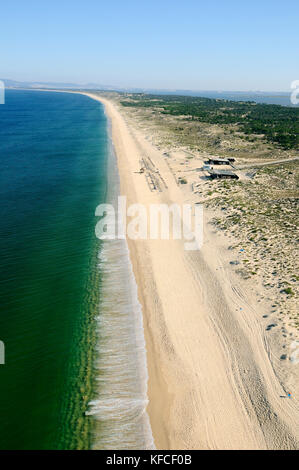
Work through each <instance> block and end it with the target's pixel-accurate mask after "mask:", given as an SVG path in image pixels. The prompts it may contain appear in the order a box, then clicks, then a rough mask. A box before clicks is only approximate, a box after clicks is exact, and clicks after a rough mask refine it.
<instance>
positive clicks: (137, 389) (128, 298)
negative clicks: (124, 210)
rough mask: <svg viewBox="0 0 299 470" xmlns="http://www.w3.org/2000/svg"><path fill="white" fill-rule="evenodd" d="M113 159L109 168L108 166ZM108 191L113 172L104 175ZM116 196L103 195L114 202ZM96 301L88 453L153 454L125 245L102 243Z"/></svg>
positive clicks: (137, 309) (138, 315)
mask: <svg viewBox="0 0 299 470" xmlns="http://www.w3.org/2000/svg"><path fill="white" fill-rule="evenodd" d="M113 163H114V162H113V156H112V161H111V162H110V165H111V164H112V165H113ZM109 181H110V187H113V188H115V187H117V173H116V171H115V163H114V167H113V168H111V167H110V170H109ZM116 196H117V192H116V191H115V192H114V194H112V195H111V194H110V195H109V196H108V198H109V202H110V201H112V202H114V200H115V198H116ZM98 267H99V269H100V272H101V287H100V289H101V299H100V306H99V315H98V318H97V334H98V343H97V359H96V364H95V366H96V371H97V376H96V383H97V389H96V397H95V399H94V400H93V401H91V402H90V403H89V409H88V411H87V412H86V415H90V416H92V417H93V418H94V419H95V434H94V439H93V448H95V449H128V450H131V449H154V448H155V447H154V442H153V437H152V432H151V427H150V423H149V418H148V415H147V412H146V406H147V403H148V398H147V381H148V373H147V365H146V348H145V340H144V330H143V320H142V309H141V305H140V303H139V301H138V295H137V285H136V281H135V277H134V273H133V269H132V265H131V261H130V257H129V250H128V246H127V242H126V240H107V241H105V242H103V245H102V249H101V252H100V254H99V266H98Z"/></svg>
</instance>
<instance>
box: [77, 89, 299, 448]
mask: <svg viewBox="0 0 299 470" xmlns="http://www.w3.org/2000/svg"><path fill="white" fill-rule="evenodd" d="M83 94H85V95H87V96H89V97H90V98H92V99H95V100H98V101H100V102H102V103H103V104H104V105H105V109H106V112H107V115H108V116H109V118H110V119H111V123H112V138H113V143H114V146H115V150H116V154H117V160H118V168H119V174H120V183H121V194H123V195H126V196H127V200H128V204H131V203H136V202H139V203H142V204H144V205H148V204H150V203H161V202H163V203H172V202H177V203H183V202H187V201H188V202H189V201H190V200H192V198H190V194H188V192H187V191H186V190H185V189H181V188H180V187H178V185H177V184H176V182H175V178H174V175H173V173H172V172H171V171H170V169H169V167H168V166H167V164H166V162H165V159H164V158H163V156H162V154H161V152H159V151H158V150H157V149H155V148H154V147H153V146H152V145H151V144H150V143H149V142H148V141H147V140H146V139H145V136H144V135H142V133H141V132H140V130H138V131H137V130H136V129H135V127H134V126H132V123H128V121H127V119H126V118H125V117H124V113H120V112H119V109H117V107H116V106H115V104H114V103H112V102H111V101H108V100H107V99H106V98H102V97H99V96H97V95H93V94H92V93H83ZM144 156H147V157H150V159H151V161H152V162H153V163H154V164H155V166H156V167H157V168H158V169H159V171H160V175H162V177H163V179H164V181H165V183H166V185H167V189H166V187H163V191H162V192H158V191H154V192H151V191H150V189H149V186H148V184H147V182H146V178H145V175H144V174H143V175H142V174H137V173H136V172H137V171H138V170H139V169H140V159H141V158H142V157H144ZM209 217H210V215H209V214H208V213H207V214H206V218H207V219H209ZM204 233H205V239H204V246H203V248H202V250H200V251H196V252H187V251H185V250H184V249H183V244H182V242H180V241H171V240H170V241H163V240H155V241H151V240H146V241H144V240H142V241H141V240H140V241H132V240H128V243H129V249H130V257H131V260H132V264H133V268H134V274H135V277H136V281H137V285H138V295H139V300H140V302H141V304H142V307H143V316H144V328H145V339H146V346H147V361H148V369H149V406H148V413H149V416H150V421H151V426H152V431H153V435H154V439H155V444H156V446H157V448H158V449H294V448H298V442H299V427H298V423H299V410H298V400H297V396H298V394H297V392H296V391H295V393H294V391H293V390H292V393H293V397H292V399H291V400H289V399H287V398H283V397H285V394H286V392H287V391H288V390H285V388H284V386H283V384H282V383H281V380H279V378H278V377H281V375H280V374H278V375H277V372H279V370H278V369H279V367H281V365H280V364H279V361H277V360H276V361H275V359H276V356H275V354H274V353H273V350H271V349H270V347H269V344H268V341H267V337H266V335H265V329H264V325H263V324H262V322H261V320H260V318H261V313H264V312H262V310H261V309H262V308H267V306H266V305H264V306H263V307H262V306H261V305H260V304H258V303H257V298H256V291H254V290H252V287H250V284H247V281H246V282H242V281H240V279H239V278H238V277H237V276H235V274H234V272H233V269H232V268H231V267H230V265H229V262H228V260H229V257H228V256H229V255H228V252H227V241H224V240H222V239H221V236H219V235H216V234H215V233H213V231H212V229H211V228H209V225H208V224H205V227H204ZM274 362H275V370H274V368H273V363H274Z"/></svg>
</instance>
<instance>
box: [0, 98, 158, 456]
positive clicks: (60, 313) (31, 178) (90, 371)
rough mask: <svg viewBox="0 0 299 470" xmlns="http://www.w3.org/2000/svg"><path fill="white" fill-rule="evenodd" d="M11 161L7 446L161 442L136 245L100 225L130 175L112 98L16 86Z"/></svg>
mask: <svg viewBox="0 0 299 470" xmlns="http://www.w3.org/2000/svg"><path fill="white" fill-rule="evenodd" d="M0 162H1V172H0V194H1V208H0V211H1V225H0V256H1V274H0V305H1V310H0V340H1V341H3V342H4V344H5V364H4V365H0V416H1V420H0V449H92V448H99V449H109V448H115V449H117V448H126V449H134V448H139V449H140V448H153V446H154V444H153V439H152V435H151V430H150V425H149V420H148V417H147V414H146V411H145V408H146V404H147V369H146V356H145V343H144V335H143V326H142V312H141V307H140V304H139V302H138V297H137V286H136V283H135V279H134V275H133V271H132V266H131V263H130V259H129V254H128V248H127V245H126V242H125V241H124V240H121V241H118V240H115V241H111V242H110V241H104V242H101V241H99V240H98V239H97V238H96V236H95V225H96V223H97V221H98V220H97V219H98V218H97V217H96V216H95V209H96V207H97V205H98V204H100V203H102V202H107V201H111V202H113V200H115V198H116V197H117V194H118V187H119V186H118V174H117V167H116V162H115V157H114V153H113V147H112V143H111V138H110V134H109V126H108V122H107V118H106V116H105V113H104V108H103V106H102V105H101V104H100V103H98V102H96V101H93V100H91V99H89V98H88V97H86V96H83V95H80V94H69V93H54V92H38V91H22V90H7V91H6V102H5V105H1V106H0Z"/></svg>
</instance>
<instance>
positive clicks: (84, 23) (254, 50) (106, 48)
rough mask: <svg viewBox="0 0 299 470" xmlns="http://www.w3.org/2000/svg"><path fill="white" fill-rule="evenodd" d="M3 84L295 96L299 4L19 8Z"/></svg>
mask: <svg viewBox="0 0 299 470" xmlns="http://www.w3.org/2000/svg"><path fill="white" fill-rule="evenodd" d="M0 18H1V26H0V41H1V42H0V44H1V46H0V77H1V78H6V79H13V80H20V81H47V82H49V81H50V82H51V81H55V82H57V81H59V82H73V83H79V84H83V83H89V82H92V83H98V84H103V85H111V86H118V87H130V88H132V87H140V88H157V89H184V90H237V91H238V90H240V91H249V90H250V91H253V90H263V91H289V90H290V86H291V82H292V81H294V80H299V27H298V18H299V1H293V0H284V1H282V0H279V1H277V0H250V1H246V0H238V1H234V0H204V1H202V0H159V1H157V0H143V1H142V0H139V1H137V0H107V1H102V0H85V1H77V0H72V1H71V0H51V1H48V0H38V1H36V0H26V1H25V0H9V1H3V2H1V5H0Z"/></svg>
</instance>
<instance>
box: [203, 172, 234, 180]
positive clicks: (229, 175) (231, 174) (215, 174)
mask: <svg viewBox="0 0 299 470" xmlns="http://www.w3.org/2000/svg"><path fill="white" fill-rule="evenodd" d="M208 173H209V175H210V177H211V178H212V179H217V178H226V179H228V178H231V179H235V180H238V179H239V176H238V175H236V173H234V172H232V171H230V170H209V171H208Z"/></svg>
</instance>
